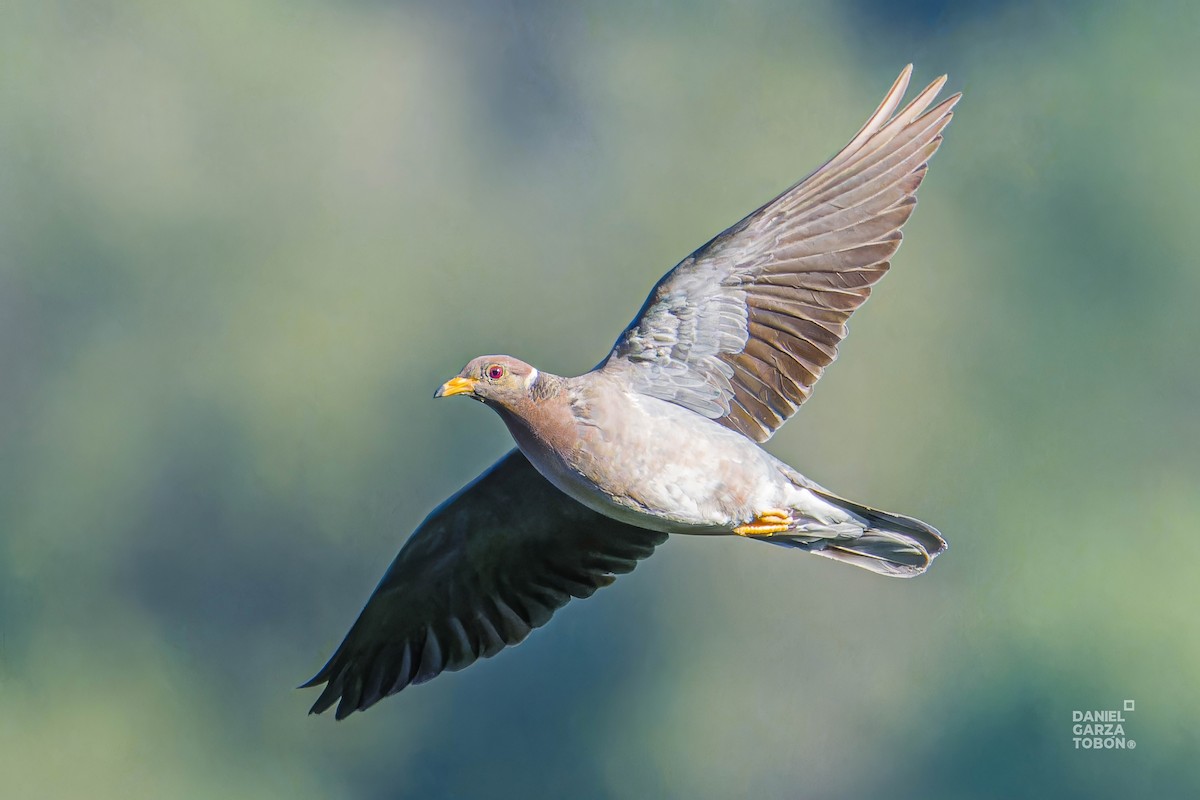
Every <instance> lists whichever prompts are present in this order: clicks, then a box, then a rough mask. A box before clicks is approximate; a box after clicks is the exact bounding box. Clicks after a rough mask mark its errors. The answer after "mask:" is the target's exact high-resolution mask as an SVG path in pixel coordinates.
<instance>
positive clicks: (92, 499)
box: [0, 0, 1200, 799]
mask: <svg viewBox="0 0 1200 800" xmlns="http://www.w3.org/2000/svg"><path fill="white" fill-rule="evenodd" d="M1198 29H1200V12H1198V10H1197V7H1196V5H1195V4H1194V3H1186V2H1179V3H1155V4H1137V3H1128V4H1117V3H1091V4H1058V3H1038V2H1024V1H1022V0H1011V1H1009V2H1006V1H1004V0H998V1H997V2H970V3H951V2H949V0H919V1H918V2H913V3H887V2H883V1H882V0H854V2H849V3H834V2H813V3H783V2H758V3H745V4H739V5H737V6H729V5H722V4H716V3H692V4H682V3H680V4H673V3H654V4H649V5H647V4H641V3H631V2H599V1H597V2H590V3H582V4H571V5H569V6H568V5H565V4H558V3H552V2H549V1H548V0H533V1H532V2H501V3H492V2H485V0H452V1H451V2H446V3H435V2H414V3H409V4H405V3H391V2H382V0H379V1H376V2H370V1H368V0H363V1H362V2H342V3H331V2H317V0H299V1H298V2H297V1H293V2H282V0H254V1H253V2H249V1H247V0H238V2H231V1H230V0H217V2H211V3H207V4H165V3H155V2H137V1H136V0H126V1H125V2H50V1H49V0H39V2H24V1H22V0H18V1H17V2H13V3H8V4H6V5H5V10H4V13H3V22H2V23H0V794H2V795H3V796H4V797H5V798H49V797H75V796H88V797H114V798H116V797H120V798H125V797H206V798H207V797H248V798H249V797H289V798H322V797H349V796H353V797H363V798H381V799H382V798H394V797H404V798H408V797H412V798H434V797H463V798H470V797H513V798H526V797H571V798H593V797H630V798H640V797H656V796H673V797H687V798H727V797H770V798H774V797H780V798H788V797H818V798H842V797H897V798H941V797H945V798H968V797H970V798H976V797H979V798H992V797H994V798H1010V797H1019V796H1053V797H1088V798H1099V797H1113V798H1123V797H1135V796H1136V797H1155V798H1172V797H1195V796H1197V795H1198V794H1200V761H1198V760H1197V758H1196V756H1197V754H1198V753H1200V735H1198V733H1197V728H1196V725H1197V721H1198V719H1200V685H1198V684H1197V682H1196V679H1195V676H1196V675H1197V674H1200V636H1198V633H1200V630H1198V625H1197V622H1196V613H1197V611H1196V610H1197V606H1198V605H1200V581H1197V580H1196V570H1197V563H1198V562H1200V537H1198V536H1197V530H1196V528H1197V519H1198V518H1200V493H1198V491H1197V484H1198V483H1200V414H1198V409H1200V370H1198V369H1197V366H1198V361H1200V358H1198V357H1200V345H1198V344H1197V343H1198V342H1200V313H1197V309H1198V307H1200V302H1198V298H1200V266H1198V264H1197V259H1196V255H1195V252H1196V250H1195V242H1196V236H1197V220H1198V219H1200V192H1198V190H1197V185H1198V184H1200V148H1198V147H1197V146H1196V131H1197V130H1198V129H1200V88H1198V84H1197V77H1196V76H1197V75H1200V48H1197V47H1196V43H1195V36H1196V32H1197V30H1198ZM909 61H913V62H915V63H916V66H917V72H916V76H915V78H914V82H916V83H918V84H919V85H923V84H924V83H925V82H927V81H929V80H931V79H932V78H934V77H935V76H936V75H937V74H939V73H941V72H943V71H946V72H949V73H950V75H951V81H950V85H949V90H950V91H953V90H958V89H961V90H963V91H965V93H966V98H965V100H964V101H963V102H962V104H961V105H960V106H959V112H958V116H957V118H956V120H955V122H954V123H953V124H952V125H951V127H950V128H949V131H948V136H947V140H946V144H945V146H944V147H943V149H942V151H941V152H940V153H939V155H938V156H937V158H936V159H935V160H934V164H933V168H932V170H931V173H930V177H929V179H928V180H927V182H926V183H925V185H924V188H923V189H922V200H921V205H920V208H919V210H918V211H917V213H916V215H915V217H914V218H913V220H912V222H911V223H910V224H909V226H908V229H907V237H906V238H907V241H906V244H905V245H904V247H903V248H902V249H901V251H900V254H899V256H898V258H897V260H896V262H895V265H894V270H893V274H892V275H891V276H890V277H889V278H888V279H887V280H886V281H885V282H884V284H883V286H882V288H881V290H880V291H879V292H878V293H877V294H876V297H875V299H873V300H872V301H871V302H870V303H869V304H868V306H867V307H866V309H865V310H864V311H862V312H860V313H859V314H858V315H857V316H856V317H855V319H854V321H853V325H852V327H853V329H854V332H853V335H852V336H851V337H850V339H849V340H848V342H847V344H846V346H845V348H844V349H843V356H844V358H843V360H842V361H840V362H839V363H838V364H837V365H836V366H835V367H834V368H833V369H831V370H830V372H829V373H828V375H827V377H826V378H825V380H824V381H823V382H822V384H821V386H820V389H819V390H818V391H817V392H816V394H815V395H814V398H813V399H812V401H811V402H810V403H809V404H807V405H806V406H805V408H804V410H803V412H802V413H801V414H800V416H799V417H798V419H797V421H795V422H794V423H793V424H791V425H789V426H788V427H787V428H785V429H784V431H783V432H782V433H781V434H780V435H779V436H777V437H776V438H775V439H774V440H773V441H772V442H771V443H770V449H771V450H772V451H773V452H775V453H776V454H778V455H779V456H781V457H782V458H784V459H785V460H787V461H789V462H791V463H793V464H795V465H796V466H797V467H799V468H801V469H803V470H804V471H805V472H806V473H808V474H809V475H811V476H812V477H813V478H815V479H817V480H819V481H821V482H822V483H825V484H826V485H828V486H830V487H832V488H834V489H835V490H837V491H839V492H841V493H843V494H845V495H847V496H849V497H852V498H856V499H859V500H863V501H867V502H870V503H872V504H875V505H878V506H881V507H883V508H888V509H893V510H896V511H901V512H905V513H909V514H913V515H916V516H919V517H921V518H923V519H926V520H929V521H930V522H932V523H933V524H935V525H937V526H938V527H939V528H941V530H942V531H943V532H944V533H945V534H946V536H947V538H948V539H949V540H950V543H951V549H950V551H949V553H948V554H947V555H946V556H945V557H943V558H942V559H941V560H939V561H938V563H937V565H936V568H935V569H933V570H932V571H931V572H930V573H929V574H928V575H927V576H925V577H923V578H921V579H919V580H916V581H912V582H907V581H889V580H884V579H881V578H879V577H877V576H874V575H870V574H868V573H866V572H861V571H858V570H853V569H849V568H845V567H842V566H840V565H837V564H833V563H830V562H826V561H823V560H820V559H813V558H805V557H801V556H799V555H796V554H790V553H787V552H784V551H781V550H778V549H776V548H770V547H761V546H757V545H750V544H747V543H745V542H742V541H707V540H706V541H700V540H696V539H676V540H673V541H671V542H669V543H668V544H667V545H666V546H665V547H664V548H662V550H661V552H660V553H659V554H658V555H657V556H656V557H655V558H653V559H651V560H650V561H648V562H646V563H645V564H643V565H642V566H641V567H639V569H638V570H637V571H636V572H635V573H633V574H632V575H630V576H627V577H625V578H622V579H621V580H620V581H618V582H617V584H616V585H615V586H614V587H613V588H611V589H608V590H605V591H603V592H601V593H600V594H599V595H597V596H596V597H595V598H594V599H592V600H589V601H587V602H584V603H572V604H571V605H569V606H568V607H567V608H566V609H564V610H563V611H562V612H560V613H559V615H558V616H557V617H556V619H555V620H554V622H553V623H552V624H550V625H549V626H548V627H547V628H545V629H544V630H541V631H538V632H537V633H535V634H534V635H533V636H532V637H531V638H530V639H529V641H528V642H526V643H525V644H524V645H522V646H521V647H519V648H516V649H515V650H511V651H505V652H504V653H503V654H501V655H500V656H498V657H496V658H495V659H492V660H490V661H486V662H483V663H481V664H478V665H476V666H474V667H472V668H471V669H469V670H467V671H465V672H461V673H456V674H451V675H445V676H442V677H440V678H438V679H437V680H436V681H434V682H432V683H430V684H428V685H425V686H419V687H415V688H412V689H409V690H407V691H405V692H404V693H403V694H401V695H399V696H398V697H396V698H391V699H389V700H387V701H385V702H383V703H382V704H381V705H379V706H378V707H376V708H374V709H372V710H370V711H369V712H367V713H365V714H360V715H355V716H354V717H352V718H351V719H350V720H348V721H347V722H345V723H341V724H335V723H334V722H333V721H332V719H330V718H324V717H322V718H310V717H307V716H306V715H305V712H306V711H307V708H308V705H309V703H310V702H311V701H312V700H313V698H314V693H313V692H311V691H305V692H300V691H296V690H295V689H294V688H293V687H294V686H295V685H296V684H298V683H299V682H301V681H303V680H305V679H307V678H308V677H309V676H310V675H311V674H312V673H313V672H315V671H316V670H317V668H318V667H319V666H320V665H321V664H322V663H323V662H324V660H325V658H326V657H327V656H328V655H329V654H330V652H331V650H332V648H333V647H334V646H335V645H336V644H337V642H338V641H339V640H340V638H341V636H342V634H343V633H344V632H345V630H346V629H347V627H348V626H349V624H350V622H351V621H352V620H353V618H354V616H355V614H356V613H357V612H358V610H359V608H360V607H361V605H362V603H363V601H364V600H365V599H366V597H367V595H368V594H369V592H370V589H371V588H372V586H373V585H374V583H375V581H376V580H377V579H378V577H379V576H380V575H381V574H382V572H383V570H384V568H385V567H386V565H387V563H388V562H389V560H390V559H391V558H392V556H393V554H394V553H395V551H396V550H397V549H398V548H399V546H400V545H401V543H402V542H403V541H404V539H405V537H406V536H407V535H408V533H409V531H411V530H412V528H413V527H414V526H415V525H416V524H417V523H418V522H419V521H420V520H421V519H422V517H423V516H424V515H425V514H426V513H427V512H428V511H429V510H430V509H431V508H432V507H433V506H435V505H436V504H437V503H438V502H440V501H441V500H442V499H443V498H445V497H446V496H447V495H449V494H450V493H451V492H452V491H453V490H455V489H457V488H458V487H459V486H460V485H462V484H463V483H464V482H466V481H467V480H469V479H470V478H472V477H473V476H474V475H476V474H477V473H478V472H479V471H480V470H481V469H483V468H484V467H485V466H486V465H487V464H489V463H490V462H492V461H493V460H494V459H495V458H496V457H497V456H499V455H500V454H501V453H503V452H504V451H505V450H506V449H507V448H508V447H509V440H508V436H507V434H506V432H505V431H504V429H503V426H502V425H501V424H500V423H499V421H498V420H497V419H495V418H494V416H493V415H492V414H489V413H487V412H485V411H483V410H481V409H480V408H478V407H475V406H474V405H473V404H469V403H446V404H441V403H434V402H432V401H431V400H430V395H431V393H432V391H433V389H434V388H435V387H436V386H437V385H438V384H439V383H440V382H441V381H442V380H444V379H445V378H446V377H448V376H450V375H453V374H454V373H456V372H457V371H458V369H459V368H460V367H461V366H462V364H463V363H465V362H466V361H467V359H469V358H470V357H472V356H474V355H477V354H479V353H481V352H509V353H512V354H514V355H517V356H519V357H521V358H524V359H526V360H529V361H531V362H533V363H535V364H537V365H539V366H541V367H543V368H545V369H548V370H551V371H554V372H559V373H566V374H577V373H578V372H581V371H583V370H586V369H587V368H588V367H590V366H591V365H592V364H594V363H595V362H596V361H598V360H599V358H600V357H601V356H602V355H603V354H604V353H605V352H606V350H607V348H608V346H609V345H610V344H611V342H612V340H613V339H614V338H615V336H616V333H617V332H618V331H619V330H620V329H621V328H622V326H624V324H625V323H626V322H627V321H628V320H629V319H630V318H631V317H632V315H633V313H634V312H635V311H636V310H637V308H638V307H639V305H640V304H641V302H642V299H643V297H644V296H645V293H646V291H647V290H648V289H649V287H650V286H651V285H652V284H653V282H654V281H655V280H657V278H658V277H659V275H660V274H661V273H662V272H664V271H665V270H666V269H667V268H669V267H670V266H671V265H672V264H674V263H675V262H676V261H677V260H678V259H679V258H681V257H682V256H684V255H686V254H687V253H688V252H689V251H690V250H691V249H692V248H694V247H695V246H697V245H699V244H701V243H702V242H704V241H705V240H706V239H707V238H708V237H709V236H711V235H712V234H714V233H716V232H717V231H718V230H720V229H721V228H723V227H725V226H726V225H728V224H730V223H732V222H734V221H736V220H737V219H738V218H740V217H741V216H742V215H743V214H744V213H746V212H747V211H749V210H750V209H751V208H754V207H755V206H757V205H758V204H759V203H761V202H762V201H764V200H766V199H767V198H769V197H771V196H772V195H773V194H775V193H776V192H777V191H779V190H780V189H782V188H784V187H785V186H787V185H788V184H790V183H791V182H792V181H794V180H795V179H797V178H798V177H800V176H802V175H803V174H805V173H807V172H808V171H809V170H810V169H812V168H813V167H815V166H816V165H817V164H819V163H820V162H821V161H822V160H823V159H824V158H826V157H827V156H829V155H831V154H832V153H833V152H834V151H835V150H836V149H837V148H838V147H840V146H841V145H842V144H843V143H845V141H846V140H847V139H848V138H849V136H850V135H851V134H852V133H853V132H854V131H855V130H856V129H857V127H858V125H859V124H860V123H861V122H862V121H863V120H864V119H865V118H866V116H867V114H868V113H869V112H870V110H871V109H872V108H874V106H875V104H876V102H877V101H878V100H879V98H881V97H882V95H883V93H884V91H885V90H886V89H887V87H888V86H889V85H890V83H891V81H892V79H893V78H894V77H895V75H896V73H897V72H899V70H900V68H901V67H902V66H903V65H904V64H905V63H907V62H909ZM1125 699H1134V700H1136V703H1137V710H1136V712H1134V713H1132V714H1128V715H1126V716H1127V718H1128V720H1129V722H1128V723H1127V726H1126V727H1127V734H1128V736H1129V737H1130V738H1132V739H1134V740H1136V742H1137V749H1136V750H1126V751H1116V752H1092V751H1079V750H1076V749H1074V745H1073V743H1072V733H1071V712H1072V710H1075V709H1092V708H1113V707H1119V706H1120V704H1121V703H1122V701H1123V700H1125Z"/></svg>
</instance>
